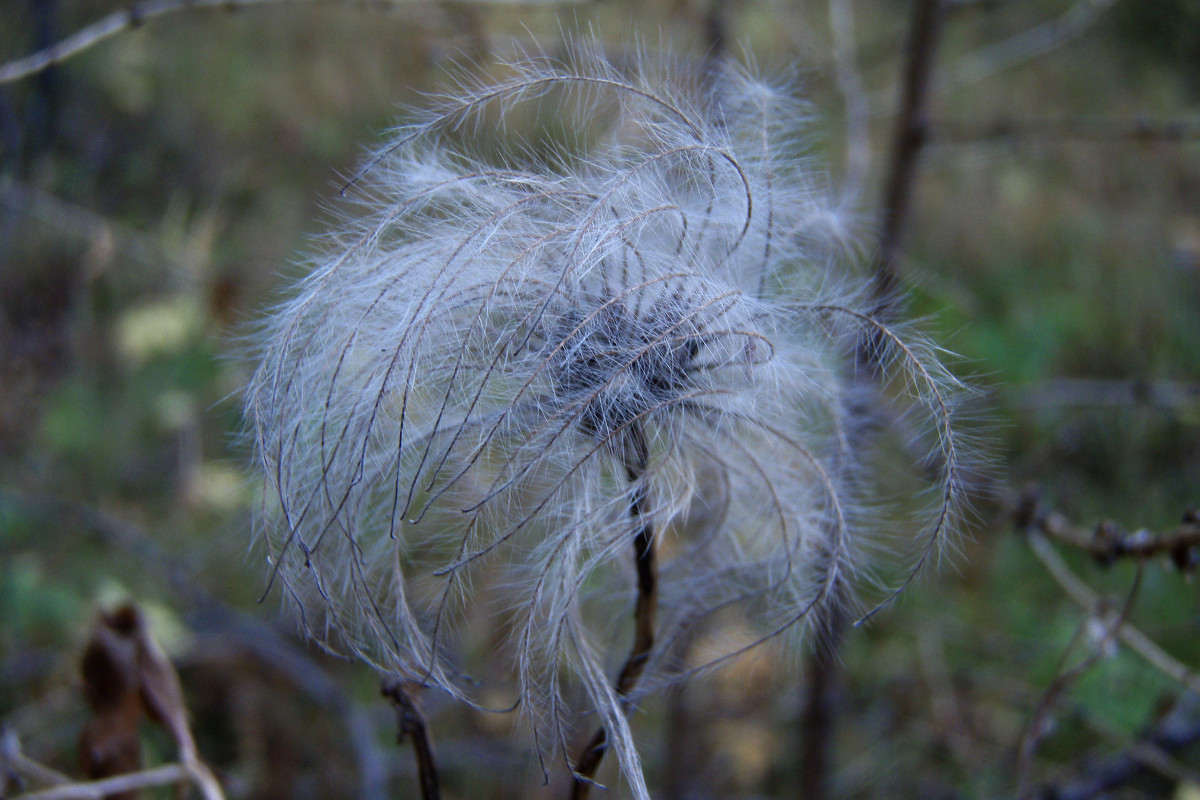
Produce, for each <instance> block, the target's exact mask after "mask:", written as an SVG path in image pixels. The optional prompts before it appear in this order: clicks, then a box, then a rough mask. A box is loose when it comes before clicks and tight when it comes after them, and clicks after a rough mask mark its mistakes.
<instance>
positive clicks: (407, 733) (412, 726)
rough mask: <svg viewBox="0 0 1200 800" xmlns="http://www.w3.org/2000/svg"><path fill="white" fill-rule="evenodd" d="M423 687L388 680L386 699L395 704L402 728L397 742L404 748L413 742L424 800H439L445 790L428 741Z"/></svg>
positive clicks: (397, 720)
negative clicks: (408, 741)
mask: <svg viewBox="0 0 1200 800" xmlns="http://www.w3.org/2000/svg"><path fill="white" fill-rule="evenodd" d="M419 688H420V687H419V686H418V685H417V684H415V683H413V682H411V681H403V680H396V679H389V680H385V681H384V682H383V696H384V697H386V698H387V699H388V700H391V701H392V705H393V706H394V707H395V709H396V724H397V726H398V728H399V732H398V734H397V737H396V740H397V741H398V742H399V743H400V744H403V743H404V740H405V739H411V740H412V744H413V753H414V754H415V755H416V757H417V774H418V776H419V778H420V782H421V800H439V798H441V796H442V789H441V785H440V781H439V779H438V768H437V761H436V759H435V758H434V756H433V743H432V742H431V741H430V738H429V724H428V723H427V722H426V721H425V713H424V712H423V711H422V710H421V705H420V702H419V700H418V699H417V697H416V691H417V690H418V689H419Z"/></svg>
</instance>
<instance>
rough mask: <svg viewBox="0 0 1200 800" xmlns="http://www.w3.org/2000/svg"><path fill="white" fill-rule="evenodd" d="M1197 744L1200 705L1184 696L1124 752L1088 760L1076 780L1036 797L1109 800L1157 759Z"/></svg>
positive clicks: (1198, 739)
mask: <svg viewBox="0 0 1200 800" xmlns="http://www.w3.org/2000/svg"><path fill="white" fill-rule="evenodd" d="M1197 741H1200V701H1198V698H1197V697H1196V695H1194V694H1186V695H1184V696H1183V697H1182V698H1180V700H1179V702H1178V703H1176V705H1175V708H1174V709H1172V710H1171V713H1170V714H1168V715H1167V716H1166V718H1165V719H1163V720H1162V721H1161V722H1160V723H1158V724H1157V725H1155V726H1154V727H1153V728H1152V729H1151V730H1150V731H1148V732H1147V733H1146V734H1144V735H1143V736H1141V737H1140V738H1139V740H1138V741H1136V742H1134V743H1133V745H1132V746H1131V747H1130V748H1129V749H1127V750H1126V751H1124V752H1121V753H1117V754H1115V755H1113V756H1111V757H1109V758H1106V759H1104V760H1103V761H1100V762H1096V761H1095V760H1093V759H1088V760H1087V761H1086V762H1085V763H1084V764H1082V765H1081V766H1080V768H1079V769H1078V777H1075V778H1072V779H1069V780H1063V781H1060V782H1058V783H1057V784H1055V785H1050V786H1044V787H1042V789H1041V791H1040V792H1039V794H1038V795H1037V796H1038V797H1039V798H1042V799H1043V800H1093V798H1099V797H1108V796H1111V795H1110V793H1111V792H1112V791H1113V790H1114V789H1118V788H1120V787H1121V786H1124V785H1126V784H1128V783H1131V782H1132V781H1134V780H1135V779H1137V778H1139V777H1140V776H1141V775H1143V774H1145V773H1146V772H1147V766H1148V764H1152V761H1151V759H1156V760H1159V759H1158V758H1156V756H1153V755H1152V756H1149V757H1147V755H1148V753H1155V754H1158V757H1168V756H1170V755H1172V754H1175V753H1179V752H1181V751H1183V750H1185V749H1186V748H1188V747H1190V746H1192V745H1193V744H1195V743H1196V742H1197Z"/></svg>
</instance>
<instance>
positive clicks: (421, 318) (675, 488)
mask: <svg viewBox="0 0 1200 800" xmlns="http://www.w3.org/2000/svg"><path fill="white" fill-rule="evenodd" d="M597 52H598V48H595V47H590V48H582V49H579V50H576V51H575V52H574V53H573V54H572V55H571V56H570V58H568V59H567V60H566V61H565V62H556V61H553V60H551V59H547V58H530V59H526V60H523V61H521V62H518V63H516V64H513V65H511V74H512V77H510V78H508V79H507V80H505V81H503V82H501V83H499V84H497V85H492V86H483V85H478V86H464V87H463V88H462V90H461V91H460V92H458V93H451V94H448V95H447V96H445V97H443V98H441V99H440V100H438V101H437V102H436V104H435V106H434V108H433V109H432V110H430V111H427V112H424V113H423V114H420V115H419V116H418V117H417V119H416V121H415V122H413V123H412V124H411V125H410V126H408V127H407V128H405V129H403V130H401V131H400V132H398V133H397V135H396V138H395V139H394V141H393V143H392V144H390V145H389V146H387V147H386V148H384V149H383V150H382V151H380V153H379V154H378V155H377V156H375V157H374V158H373V159H371V160H370V162H369V164H368V168H367V169H366V170H364V172H363V173H362V174H361V175H360V176H359V177H358V178H356V179H355V180H354V181H353V184H354V185H355V186H356V189H357V190H358V191H360V192H361V193H362V205H361V213H360V214H359V215H358V216H357V217H356V218H355V219H354V220H352V221H351V222H350V223H349V224H348V225H347V226H346V229H345V231H344V232H343V234H342V235H341V236H338V237H334V238H333V239H332V240H331V244H330V254H329V256H328V257H327V258H325V259H321V260H318V261H317V262H316V263H315V264H314V265H313V269H312V272H311V274H310V275H309V277H308V278H307V279H306V280H305V281H304V282H303V283H301V284H300V286H299V287H298V288H297V290H296V291H295V294H294V295H293V296H292V298H291V299H289V300H287V301H286V302H284V303H283V304H281V305H280V306H279V307H278V308H277V309H276V310H275V311H274V313H273V314H272V315H271V316H270V317H269V318H268V320H267V321H266V323H265V325H264V330H263V331H262V341H263V342H264V345H263V350H262V353H261V359H262V360H261V366H260V368H259V370H258V373H257V375H256V377H255V379H254V381H253V383H252V385H251V387H250V389H249V392H248V403H247V408H248V412H249V415H250V418H251V420H252V424H253V426H254V431H255V437H256V443H257V447H258V453H259V457H260V459H261V462H262V466H263V469H264V472H265V474H266V476H267V479H268V484H269V492H268V499H267V503H266V505H267V507H268V509H269V513H268V514H267V515H266V519H265V521H264V524H263V532H264V539H265V541H266V544H267V546H268V549H269V558H270V563H271V569H272V576H273V579H274V578H276V577H277V578H279V579H280V580H281V581H282V582H283V584H284V586H285V588H286V593H287V595H288V596H289V597H290V598H293V599H294V600H295V602H296V604H297V605H298V606H299V607H300V608H301V609H302V611H303V619H304V622H305V625H306V626H307V628H308V630H309V631H310V633H312V634H313V635H314V636H316V637H317V638H319V639H320V640H321V641H322V642H324V643H326V644H327V645H328V646H330V647H332V648H335V649H339V650H343V651H350V652H353V653H355V654H357V655H359V656H361V657H362V658H364V659H366V660H368V661H369V662H370V663H372V664H374V665H376V666H377V667H378V668H379V669H381V670H383V671H386V672H388V673H392V674H399V675H400V676H402V677H404V678H406V679H408V680H414V681H417V682H420V683H423V684H426V685H433V686H437V687H440V688H442V689H444V690H446V691H448V692H450V693H451V694H454V695H456V696H458V697H460V698H462V699H464V700H466V701H468V702H470V703H473V704H476V705H477V706H479V707H489V706H490V707H492V708H495V709H497V710H511V709H513V708H520V709H521V710H522V712H523V713H525V714H526V715H527V718H528V720H529V721H530V723H531V728H532V730H533V733H534V738H535V741H536V743H537V747H538V749H539V756H545V755H547V754H548V753H549V752H552V751H558V752H560V753H561V754H562V755H564V756H565V757H566V758H567V759H568V760H570V758H571V755H570V753H569V752H567V751H568V750H569V742H570V741H571V740H572V738H574V737H577V736H579V735H580V734H581V733H582V731H581V730H580V729H579V728H577V727H574V726H576V725H581V726H583V727H586V728H588V729H592V728H594V727H595V726H596V725H597V724H600V725H602V726H603V729H604V731H606V732H607V746H608V747H610V748H612V749H613V750H614V751H615V752H616V754H617V756H618V758H619V759H620V762H621V767H622V770H623V773H624V775H625V777H626V779H627V780H629V782H630V784H631V786H632V787H633V789H634V791H635V794H637V795H638V796H639V797H640V798H646V797H647V794H646V789H645V785H644V782H643V780H642V777H641V770H640V767H639V761H638V756H637V752H636V750H635V748H634V745H633V742H632V738H631V734H630V728H629V726H628V724H627V723H626V722H625V719H624V711H625V710H626V709H628V708H630V707H633V706H635V705H636V703H637V701H638V698H639V697H640V696H641V694H640V693H644V692H648V691H652V690H653V689H654V687H656V686H660V685H662V683H663V682H666V681H671V680H675V679H678V678H680V677H682V676H684V675H686V674H689V673H691V672H693V671H695V670H697V669H703V668H707V667H708V666H711V665H712V664H714V663H717V662H720V661H723V660H725V659H728V658H732V657H734V656H735V655H737V654H738V653H740V652H742V651H743V650H744V649H746V647H747V645H746V643H747V642H758V643H761V642H764V641H767V640H783V639H792V638H794V637H793V634H794V635H795V636H796V637H798V636H799V635H800V634H801V632H802V631H803V630H804V629H805V628H806V627H809V626H808V623H817V622H819V621H820V617H821V616H822V615H823V614H824V613H826V612H827V611H828V608H827V607H828V605H829V604H831V603H834V602H846V600H847V598H850V597H851V596H852V592H851V591H850V588H849V583H850V582H851V581H852V580H853V579H854V578H855V576H858V575H862V574H864V572H870V570H869V569H865V568H864V567H865V565H864V558H865V555H864V554H865V553H867V552H869V551H870V550H871V549H872V548H871V547H869V546H868V545H869V544H870V543H871V542H873V541H878V540H879V538H880V537H878V536H876V535H875V533H876V531H877V529H879V528H883V527H886V528H887V529H888V532H889V535H890V534H892V533H894V531H895V530H896V527H897V524H898V523H897V515H896V514H895V513H894V508H892V509H890V510H889V516H888V517H887V519H886V522H885V521H884V520H883V519H882V517H880V516H879V514H880V513H881V512H877V509H881V508H884V507H885V506H887V504H885V503H883V502H880V500H881V499H890V500H895V499H897V498H895V497H891V498H886V493H887V491H886V490H887V489H888V487H887V486H886V485H885V484H884V483H883V481H882V480H881V479H880V478H879V477H877V476H876V475H875V474H873V468H872V464H873V463H875V461H874V460H873V459H872V458H871V457H869V456H868V455H867V454H866V453H865V452H863V451H864V449H865V447H866V443H864V442H863V441H861V438H860V437H855V436H853V435H850V434H848V433H847V431H852V430H854V429H855V428H856V427H861V426H856V425H855V423H854V420H853V419H852V417H853V416H854V414H855V409H856V408H858V407H860V406H861V405H862V404H861V402H860V398H859V397H858V395H859V394H861V392H862V389H861V381H858V380H856V378H855V375H854V350H855V347H856V345H857V343H858V342H860V341H862V340H863V339H864V338H867V339H870V340H871V341H873V342H874V343H875V346H876V347H877V348H878V351H879V352H878V353H877V354H876V355H877V359H876V360H877V361H878V363H879V364H880V365H881V366H882V367H883V370H882V371H883V372H884V373H885V374H886V376H887V377H888V379H889V380H890V389H889V392H888V396H890V397H891V398H892V400H894V401H895V402H903V401H907V403H908V405H909V406H910V407H911V408H912V409H915V413H916V414H917V415H919V416H920V417H921V418H922V419H923V421H924V423H925V424H924V425H923V428H924V429H925V432H926V434H927V438H928V439H929V441H930V442H931V447H932V451H933V452H934V454H935V455H936V456H937V458H936V463H937V465H938V466H937V469H936V470H935V472H936V474H935V475H934V476H933V477H932V478H928V476H926V478H927V480H928V481H929V483H930V488H931V489H932V491H931V492H928V493H925V494H927V495H928V497H924V498H918V500H916V501H914V502H912V503H907V504H905V505H904V507H905V509H906V510H908V511H910V512H911V516H910V520H911V524H910V525H909V526H908V528H909V529H910V535H909V537H908V538H911V539H912V540H913V541H914V542H915V543H916V547H915V548H914V554H915V558H916V561H915V564H916V567H917V568H919V567H920V566H921V565H923V564H924V563H925V562H926V561H927V560H928V559H929V557H930V554H931V553H933V552H935V551H936V549H937V548H938V545H940V543H941V542H942V541H943V540H945V539H946V537H947V536H948V535H949V533H950V532H951V531H952V530H953V529H954V528H955V527H956V525H957V522H958V506H959V504H960V501H961V497H960V495H961V493H962V492H961V483H962V481H961V478H960V475H959V473H960V470H961V464H962V462H963V459H964V457H965V456H964V447H963V445H962V444H961V443H960V442H959V439H958V436H957V432H956V429H955V425H954V413H955V398H956V396H957V394H958V393H959V391H958V390H959V387H958V385H957V384H956V382H955V381H954V380H953V378H952V377H951V376H950V374H949V373H948V372H947V371H946V370H945V369H944V368H943V367H942V366H941V365H940V364H939V363H938V359H937V358H936V355H937V351H936V349H935V348H933V347H931V346H929V345H928V344H926V343H924V342H923V341H921V340H919V339H916V338H913V337H910V336H908V335H905V334H902V333H901V332H898V331H897V330H894V329H892V328H890V327H888V326H887V325H886V324H885V323H884V322H883V321H881V320H879V319H876V318H875V317H874V316H872V314H871V311H870V310H869V309H870V305H869V303H866V302H863V297H864V295H865V293H864V292H862V291H861V287H860V286H859V285H858V283H857V282H856V279H855V278H854V276H853V275H851V274H850V273H849V272H848V271H847V270H848V268H847V266H846V262H847V261H848V260H849V256H850V255H852V254H851V253H850V252H847V251H848V248H847V245H846V244H845V242H844V239H843V237H842V236H841V225H840V215H839V213H838V212H837V209H836V204H834V203H833V202H832V201H831V199H830V196H829V192H828V191H827V190H826V189H825V188H824V187H823V186H822V185H821V184H820V182H819V180H818V179H817V174H816V173H815V172H814V170H813V169H812V167H811V165H810V164H809V163H808V162H806V161H805V160H803V159H802V158H800V156H799V155H797V153H798V148H797V146H796V144H795V142H794V141H793V139H792V138H791V137H793V136H795V135H796V134H797V132H798V130H799V129H800V128H801V127H802V123H803V118H802V116H801V114H800V112H799V109H798V107H797V105H796V104H794V103H792V102H791V101H790V100H788V99H787V98H786V96H784V95H782V94H781V93H779V92H776V91H775V90H773V89H771V88H769V87H768V86H766V85H764V84H763V83H761V82H760V81H758V80H756V79H754V78H752V77H749V76H747V75H744V74H735V73H732V72H731V73H730V74H727V75H725V76H723V77H721V78H719V79H718V80H717V82H716V87H715V89H711V88H710V90H706V91H704V92H693V91H690V90H689V88H688V86H687V84H686V83H685V82H680V81H678V80H675V79H674V78H672V76H671V75H670V74H669V70H666V69H662V68H660V69H657V70H652V69H650V68H648V67H646V66H645V65H640V66H639V67H637V68H630V69H618V68H616V67H614V66H612V65H611V64H609V63H607V62H606V61H605V60H604V59H603V58H602V57H600V56H599V55H597ZM550 102H552V103H553V106H554V108H555V110H556V111H557V112H558V113H560V115H561V116H562V118H563V119H565V120H568V121H570V122H571V123H572V124H573V125H574V126H575V127H576V128H577V131H578V137H577V138H578V142H577V143H576V144H577V145H578V146H576V147H574V148H567V147H565V146H564V147H562V148H558V149H557V150H553V152H552V153H551V155H550V156H547V157H542V158H537V157H534V156H532V155H530V149H529V148H527V149H525V150H522V149H521V148H519V147H508V146H505V145H504V144H503V142H502V141H497V140H494V139H493V137H490V136H488V135H487V134H486V131H487V129H488V126H487V125H485V122H486V121H489V120H493V119H500V120H501V121H503V120H507V119H508V118H510V117H512V118H517V117H520V115H521V113H522V111H527V110H528V106H530V105H537V104H539V103H550ZM579 142H582V144H579ZM929 497H932V498H933V499H932V500H929ZM926 500H929V502H924V501H926ZM891 505H892V506H895V505H897V504H895V503H892V504H891ZM634 544H637V545H638V546H637V548H636V550H637V552H638V553H640V554H642V556H646V558H642V556H639V559H640V560H639V561H638V563H637V564H636V567H635V564H634V563H633V562H632V561H631V559H630V553H631V550H633V549H635V548H633V547H632V545H634ZM651 555H652V556H653V559H654V560H653V561H652V562H651V561H650V560H649V557H650V556H651ZM648 564H653V574H650V572H649V570H650V568H649V567H648V566H647V565H648ZM914 572H915V569H914ZM650 578H653V579H654V589H653V591H654V595H655V596H654V600H655V603H654V604H651V603H649V602H648V601H647V600H646V597H645V591H646V590H645V584H646V583H647V582H648V581H649V579H650ZM639 580H640V581H641V582H642V584H643V588H642V590H641V591H642V594H641V595H639V594H638V592H639V589H638V583H639ZM901 581H902V585H905V584H907V579H901ZM635 596H637V597H638V598H639V607H641V606H642V605H655V604H656V605H657V609H658V611H657V619H656V620H653V621H652V622H653V624H652V625H651V621H650V620H649V619H648V617H643V616H641V615H640V614H639V618H638V620H637V623H638V625H639V626H640V627H639V634H638V638H639V640H641V641H642V642H643V645H642V648H643V649H644V650H645V651H646V652H642V653H638V658H637V664H636V669H637V672H636V676H635V678H636V677H640V679H641V680H640V682H639V681H637V680H636V679H634V680H625V679H622V680H621V681H620V682H619V685H618V686H617V687H616V688H615V689H614V687H613V683H614V676H615V673H616V671H617V669H618V666H619V662H618V661H615V660H613V657H610V656H607V655H606V654H607V653H613V652H620V651H621V648H622V646H623V645H620V644H619V643H620V642H622V641H625V640H627V639H628V638H629V637H631V636H633V633H632V631H631V628H632V627H633V621H632V618H631V617H632V615H631V614H630V613H629V611H628V610H629V609H631V608H632V605H633V600H634V597H635ZM650 628H653V630H650ZM722 631H726V632H728V631H733V632H735V633H736V635H731V636H726V637H724V638H722V636H721V635H720V634H721V632H722ZM701 638H704V640H705V642H706V646H705V647H704V648H703V654H704V655H703V657H702V658H701V657H700V656H699V655H698V653H699V652H700V649H698V648H696V647H695V646H694V645H695V643H696V642H697V641H699V640H700V639H701ZM719 641H728V642H732V643H734V644H730V645H729V646H728V647H727V648H726V649H725V650H724V651H722V650H721V649H720V648H719V647H714V646H711V642H719ZM622 674H623V675H628V674H631V671H630V668H629V665H627V667H626V669H625V670H622ZM635 684H636V688H635ZM602 732H603V731H602ZM601 740H602V741H603V740H604V737H601Z"/></svg>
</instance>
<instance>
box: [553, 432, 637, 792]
mask: <svg viewBox="0 0 1200 800" xmlns="http://www.w3.org/2000/svg"><path fill="white" fill-rule="evenodd" d="M630 449H631V451H632V452H630V453H629V454H627V456H626V463H625V474H626V475H627V476H628V477H629V482H630V483H631V484H633V485H634V490H633V496H632V497H631V498H630V500H629V515H630V516H631V517H633V518H634V519H640V520H643V522H642V525H641V527H640V528H639V529H638V532H637V534H636V535H635V536H634V537H633V551H634V559H635V563H636V565H637V585H638V594H637V605H636V607H635V608H634V612H633V618H634V625H635V627H634V633H633V647H632V648H631V649H630V652H629V658H628V659H626V661H625V665H624V666H623V667H621V674H620V675H619V676H617V684H616V690H617V695H618V696H619V697H620V698H621V710H622V711H623V712H628V711H629V694H630V693H631V692H632V691H633V689H634V687H635V686H637V682H638V679H639V678H640V677H641V676H642V671H643V670H644V669H645V667H646V661H647V660H648V659H649V657H650V651H651V649H652V648H653V647H654V619H655V615H656V613H657V609H658V563H657V558H656V555H655V550H654V529H653V528H652V527H651V525H650V523H649V522H646V521H645V514H646V512H647V511H648V508H647V498H646V489H645V486H644V485H642V484H640V483H638V480H639V479H640V478H641V476H642V475H643V474H644V473H645V471H646V462H647V460H648V459H649V454H648V451H647V446H646V438H645V435H644V434H643V433H642V430H641V428H640V427H637V426H634V427H633V428H632V429H631V434H630ZM607 749H608V731H607V730H606V729H605V728H604V726H601V727H600V728H598V729H597V730H596V733H595V734H593V735H592V738H591V740H590V741H588V744H587V746H586V747H585V748H584V749H583V752H582V753H581V754H580V756H579V761H578V763H577V764H576V766H575V782H574V783H573V784H572V786H571V798H572V800H586V798H587V796H588V792H589V791H590V790H591V787H592V783H593V780H592V779H593V778H594V777H595V775H596V770H598V769H599V768H600V762H601V761H603V760H604V752H605V751H606V750H607Z"/></svg>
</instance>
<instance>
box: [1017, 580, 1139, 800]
mask: <svg viewBox="0 0 1200 800" xmlns="http://www.w3.org/2000/svg"><path fill="white" fill-rule="evenodd" d="M1141 585H1142V569H1141V565H1139V567H1138V572H1137V576H1136V577H1135V578H1134V581H1133V586H1131V587H1130V589H1129V594H1128V596H1127V597H1126V598H1125V602H1124V604H1123V605H1122V606H1121V610H1120V612H1119V613H1117V614H1116V615H1115V616H1113V615H1106V616H1109V619H1106V620H1103V621H1102V624H1103V625H1104V633H1103V635H1102V636H1101V637H1099V640H1098V641H1095V642H1093V646H1092V651H1091V652H1090V653H1089V654H1088V655H1087V657H1086V658H1084V659H1083V660H1082V661H1080V662H1079V663H1078V664H1076V665H1075V666H1074V667H1072V668H1071V669H1066V661H1067V658H1068V656H1070V654H1071V651H1072V650H1074V649H1075V645H1076V644H1078V643H1079V641H1080V640H1082V639H1083V638H1085V634H1086V631H1087V630H1088V627H1089V625H1090V623H1091V622H1092V621H1093V619H1092V618H1088V619H1085V620H1083V621H1082V622H1081V623H1080V624H1079V627H1078V628H1077V629H1076V632H1075V635H1074V636H1073V637H1072V638H1071V642H1070V644H1068V645H1067V649H1066V650H1065V651H1064V652H1063V655H1062V659H1061V661H1060V663H1059V669H1058V674H1057V675H1056V676H1055V677H1054V680H1052V681H1051V682H1050V685H1049V686H1047V687H1046V691H1045V693H1044V694H1043V695H1042V697H1041V699H1040V700H1039V701H1038V704H1037V708H1036V709H1035V710H1034V713H1033V716H1032V718H1030V720H1029V725H1028V726H1027V727H1026V729H1025V734H1024V735H1023V736H1022V737H1021V744H1020V746H1019V747H1018V748H1017V796H1018V797H1019V798H1022V800H1024V798H1028V797H1029V790H1028V785H1029V776H1030V774H1031V773H1032V771H1033V756H1034V753H1035V752H1036V751H1037V746H1038V743H1039V742H1041V740H1042V738H1043V737H1044V736H1045V734H1046V731H1047V729H1048V727H1049V720H1050V712H1051V711H1052V710H1053V709H1054V706H1055V705H1056V704H1057V703H1058V698H1059V697H1061V696H1062V694H1063V693H1064V692H1066V690H1067V689H1069V688H1070V687H1071V685H1072V684H1074V683H1075V682H1076V681H1078V680H1079V679H1080V678H1082V677H1083V676H1084V675H1085V674H1086V673H1087V672H1088V670H1090V669H1091V668H1092V667H1093V666H1095V665H1096V664H1097V663H1099V662H1100V660H1101V659H1103V658H1104V657H1105V656H1106V655H1107V654H1108V649H1109V646H1110V645H1111V644H1112V642H1113V639H1114V638H1115V636H1116V635H1117V634H1118V633H1119V632H1120V630H1121V628H1122V627H1123V626H1124V625H1125V622H1126V621H1127V620H1128V619H1129V614H1130V612H1131V611H1133V602H1134V600H1135V599H1136V597H1137V593H1138V589H1139V588H1141ZM1101 611H1102V609H1099V608H1097V609H1096V610H1095V612H1096V613H1097V614H1098V613H1100V612H1101Z"/></svg>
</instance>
